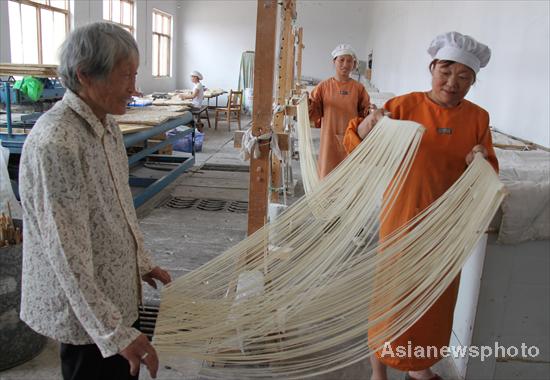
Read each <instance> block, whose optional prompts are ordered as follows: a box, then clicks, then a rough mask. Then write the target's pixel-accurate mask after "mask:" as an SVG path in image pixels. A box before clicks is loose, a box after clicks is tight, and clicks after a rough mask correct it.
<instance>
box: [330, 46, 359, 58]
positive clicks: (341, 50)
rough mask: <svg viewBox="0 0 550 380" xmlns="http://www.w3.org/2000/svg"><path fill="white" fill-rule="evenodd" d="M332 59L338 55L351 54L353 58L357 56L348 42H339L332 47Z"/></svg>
mask: <svg viewBox="0 0 550 380" xmlns="http://www.w3.org/2000/svg"><path fill="white" fill-rule="evenodd" d="M331 55H332V59H334V58H336V57H339V56H341V55H351V56H353V59H357V56H356V55H355V51H354V50H353V48H352V47H351V45H349V44H340V45H338V46H336V47H335V48H334V50H333V51H332V53H331Z"/></svg>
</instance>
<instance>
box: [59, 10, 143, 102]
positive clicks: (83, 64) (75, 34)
mask: <svg viewBox="0 0 550 380" xmlns="http://www.w3.org/2000/svg"><path fill="white" fill-rule="evenodd" d="M130 55H134V56H135V57H136V58H138V59H139V50H138V46H137V43H136V40H135V39H134V37H133V36H132V35H131V34H130V33H129V32H128V31H127V30H125V29H123V28H121V27H120V26H118V25H116V24H113V23H110V22H104V21H102V22H94V23H91V24H88V25H85V26H82V27H80V28H77V29H75V30H74V31H72V32H71V33H70V34H69V36H68V37H67V39H66V40H65V41H64V42H63V44H62V45H61V47H60V48H59V62H60V63H59V66H58V68H57V73H58V75H59V77H60V79H61V83H62V84H63V86H65V87H67V88H69V89H70V90H72V91H73V92H75V93H78V91H79V90H80V88H81V84H80V81H79V80H78V77H77V70H80V72H81V73H82V74H86V75H89V76H90V77H92V78H97V79H105V78H106V77H107V76H108V75H109V74H110V73H111V71H112V70H113V68H114V66H115V64H116V63H117V62H118V61H119V60H120V59H121V58H125V57H129V56H130Z"/></svg>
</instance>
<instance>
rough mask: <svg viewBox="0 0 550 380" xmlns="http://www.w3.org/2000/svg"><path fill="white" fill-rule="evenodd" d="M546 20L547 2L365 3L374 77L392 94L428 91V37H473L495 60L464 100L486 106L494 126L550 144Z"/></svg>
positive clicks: (549, 15)
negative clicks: (446, 34) (448, 34)
mask: <svg viewBox="0 0 550 380" xmlns="http://www.w3.org/2000/svg"><path fill="white" fill-rule="evenodd" d="M549 19H550V11H549V2H547V1H477V2H474V1H420V0H416V1H388V2H386V1H374V2H369V4H368V18H367V20H365V23H366V24H367V25H368V28H367V33H366V36H367V39H366V49H367V51H370V50H371V49H372V50H373V53H374V62H373V78H372V82H373V83H374V85H376V86H377V87H378V88H379V89H380V91H391V92H395V93H397V94H402V93H407V92H410V91H424V90H427V89H429V88H430V83H431V82H430V75H429V72H428V69H427V66H428V64H429V62H430V57H429V55H428V54H427V53H426V49H427V47H428V45H429V43H430V41H431V39H432V38H433V37H434V36H435V35H437V34H439V33H444V32H447V31H452V30H456V31H459V32H461V33H464V34H469V35H472V36H474V37H475V38H476V39H478V40H480V41H481V42H483V43H485V44H487V45H489V46H490V47H491V49H492V58H491V61H490V62H489V65H488V66H487V67H486V68H484V69H482V70H481V71H480V73H479V75H478V82H477V83H476V84H475V85H474V87H473V88H472V89H471V90H470V93H469V94H468V96H467V98H468V99H469V100H471V101H473V102H475V103H477V104H479V105H480V106H482V107H484V108H485V109H487V110H488V111H489V113H490V115H491V125H492V126H494V127H496V128H498V129H500V130H502V131H504V132H506V133H509V134H512V135H515V136H518V137H521V138H524V139H527V140H530V141H533V142H535V143H538V144H540V145H543V146H546V147H550V119H549V108H550V106H549V104H550V90H549V84H550V78H549V71H550V62H549V44H550V31H549Z"/></svg>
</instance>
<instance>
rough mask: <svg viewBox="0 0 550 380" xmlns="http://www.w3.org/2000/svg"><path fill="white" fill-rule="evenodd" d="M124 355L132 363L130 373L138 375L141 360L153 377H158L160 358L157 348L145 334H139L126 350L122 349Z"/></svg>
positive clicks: (121, 353)
mask: <svg viewBox="0 0 550 380" xmlns="http://www.w3.org/2000/svg"><path fill="white" fill-rule="evenodd" d="M120 355H122V356H123V357H124V358H125V359H126V360H128V362H129V363H130V374H131V375H132V376H136V375H137V374H138V371H139V365H140V363H141V362H143V364H145V366H146V367H147V369H148V370H149V373H150V374H151V377H152V378H153V379H155V378H156V377H157V371H158V369H159V358H158V356H157V352H156V351H155V348H154V347H153V346H152V345H151V343H149V340H148V339H147V337H146V336H145V335H143V334H141V335H140V336H138V337H137V338H136V339H135V340H134V341H133V342H132V343H130V344H129V345H128V347H126V348H125V349H124V350H122V351H120Z"/></svg>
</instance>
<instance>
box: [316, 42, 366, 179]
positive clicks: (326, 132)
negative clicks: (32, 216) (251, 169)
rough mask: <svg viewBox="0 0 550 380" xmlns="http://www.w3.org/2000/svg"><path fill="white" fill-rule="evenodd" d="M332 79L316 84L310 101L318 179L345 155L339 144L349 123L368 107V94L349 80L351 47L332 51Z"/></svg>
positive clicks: (354, 60)
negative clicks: (317, 133)
mask: <svg viewBox="0 0 550 380" xmlns="http://www.w3.org/2000/svg"><path fill="white" fill-rule="evenodd" d="M332 59H333V62H334V68H335V74H334V77H332V78H329V79H326V80H324V81H322V82H321V83H319V84H318V85H317V87H315V88H314V89H313V91H312V92H311V96H310V98H309V118H310V120H311V121H312V122H314V123H315V126H316V127H320V128H321V146H320V148H319V159H318V168H319V169H318V170H319V177H320V178H324V177H326V176H327V175H328V174H329V173H330V172H331V171H332V169H334V168H335V167H336V166H337V165H338V164H339V163H340V162H342V160H344V158H346V156H347V153H346V150H345V148H344V145H343V144H342V140H343V138H344V133H345V131H346V127H347V125H348V122H349V121H350V120H351V119H353V118H355V117H357V116H364V115H365V114H366V112H365V111H367V110H368V108H369V104H370V102H369V95H368V94H367V90H365V86H363V85H362V84H361V83H359V82H357V81H356V80H354V79H352V78H350V74H351V72H352V70H353V69H355V67H356V65H357V58H356V56H355V52H354V51H353V49H352V47H351V46H350V45H347V44H341V45H338V46H337V47H336V48H335V49H334V50H333V51H332Z"/></svg>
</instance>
